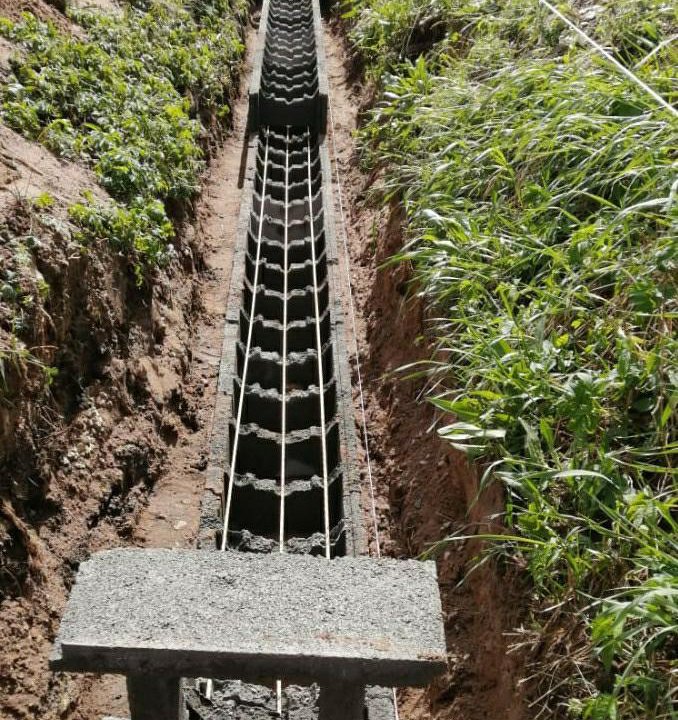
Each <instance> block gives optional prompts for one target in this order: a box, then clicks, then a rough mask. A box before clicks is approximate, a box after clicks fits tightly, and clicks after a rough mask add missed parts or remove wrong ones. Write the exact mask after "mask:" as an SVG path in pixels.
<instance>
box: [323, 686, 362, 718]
mask: <svg viewBox="0 0 678 720" xmlns="http://www.w3.org/2000/svg"><path fill="white" fill-rule="evenodd" d="M364 719H365V686H364V685H358V684H355V683H336V684H333V685H321V686H320V711H319V713H318V720H364Z"/></svg>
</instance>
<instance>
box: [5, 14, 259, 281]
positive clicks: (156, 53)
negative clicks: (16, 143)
mask: <svg viewBox="0 0 678 720" xmlns="http://www.w3.org/2000/svg"><path fill="white" fill-rule="evenodd" d="M245 9H246V4H245V3H244V2H243V0H234V1H233V3H229V2H228V1H227V0H184V1H183V2H182V1H181V0H146V1H142V0H134V1H133V2H130V3H128V4H127V5H126V6H125V8H124V12H123V13H122V14H121V15H120V16H117V15H107V14H105V13H93V12H84V11H75V10H73V11H71V12H70V15H71V17H72V18H73V19H74V20H75V21H77V22H78V24H79V25H81V26H82V27H83V28H84V30H85V32H86V36H84V37H79V36H74V35H67V34H63V33H61V32H59V31H58V30H57V29H56V28H54V27H53V26H52V25H50V24H48V23H43V22H41V21H39V20H38V19H36V18H35V17H34V16H33V15H30V14H26V15H25V16H24V18H23V20H22V21H21V22H18V23H12V22H10V21H9V20H6V19H4V20H3V19H0V35H2V36H4V37H6V38H8V39H9V40H11V41H13V42H15V43H18V44H19V45H20V47H21V48H22V49H23V50H24V54H22V55H21V56H20V57H17V58H16V59H15V60H14V61H13V64H12V69H13V73H14V78H13V80H12V81H11V82H9V83H8V84H7V85H5V86H4V87H2V88H0V119H1V120H2V121H3V122H4V123H6V124H7V125H9V126H10V127H12V128H14V129H16V130H18V131H20V132H22V133H23V134H25V135H26V136H28V137H29V138H31V139H35V140H39V141H40V142H42V143H44V144H45V145H46V146H47V147H49V148H50V149H51V150H52V151H53V152H55V153H57V154H59V155H61V156H63V157H66V158H71V159H74V158H80V159H83V160H84V161H85V162H87V164H89V165H90V166H91V167H92V168H93V170H94V172H95V173H96V175H97V176H98V178H99V179H100V181H101V183H102V185H103V186H104V187H105V188H106V189H107V190H108V191H109V193H110V194H111V195H112V196H113V198H115V200H116V203H115V204H112V205H111V206H110V207H105V208H97V207H94V206H92V205H91V204H88V205H77V206H76V207H74V208H72V210H71V217H72V219H73V220H74V221H75V222H76V223H77V224H78V225H79V226H80V227H81V228H82V233H81V234H80V237H81V239H82V240H83V241H86V240H89V239H93V238H96V237H102V238H104V239H108V240H109V241H110V242H111V243H112V244H113V245H114V246H115V247H116V248H117V249H120V250H121V251H124V252H125V253H127V254H128V255H129V258H130V262H131V263H132V265H133V266H134V268H135V272H136V274H137V277H138V279H139V281H141V279H142V277H143V270H144V268H147V267H153V266H155V265H157V264H159V263H162V262H163V261H165V260H166V259H167V257H168V251H169V249H170V248H171V245H170V242H169V241H170V240H171V239H172V237H173V229H172V225H171V223H170V221H169V220H168V215H167V213H168V212H170V213H173V212H176V211H177V210H179V209H180V208H181V207H182V206H183V205H185V204H186V203H187V202H188V201H190V199H191V198H192V197H193V196H194V195H195V194H196V192H197V191H198V187H199V179H200V173H201V172H202V170H203V168H204V159H203V155H204V154H203V149H202V146H203V142H204V139H205V134H206V130H205V126H206V125H208V124H211V123H213V122H214V121H215V119H216V120H217V121H223V120H224V119H225V118H226V116H227V114H228V111H229V105H228V102H229V97H230V94H231V92H232V89H233V82H234V80H235V78H236V75H237V70H238V67H239V62H240V58H241V56H242V52H243V44H242V42H241V39H240V21H241V19H242V16H243V13H244V12H245Z"/></svg>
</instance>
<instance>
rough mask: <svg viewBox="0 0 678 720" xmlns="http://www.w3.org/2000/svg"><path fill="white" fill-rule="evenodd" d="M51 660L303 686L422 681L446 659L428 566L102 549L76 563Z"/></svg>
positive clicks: (75, 667)
mask: <svg viewBox="0 0 678 720" xmlns="http://www.w3.org/2000/svg"><path fill="white" fill-rule="evenodd" d="M52 667H53V668H54V669H56V670H64V671H71V672H98V673H105V672H113V673H123V674H126V675H162V674H166V675H168V676H171V677H180V676H181V677H187V676H190V677H197V676H201V677H214V678H239V679H241V680H244V681H247V682H266V681H268V680H271V679H275V678H277V677H282V678H283V679H284V680H285V681H287V682H296V683H299V684H302V685H308V684H311V683H313V682H318V683H319V684H321V685H333V684H336V683H358V684H361V685H365V684H368V685H387V686H394V685H425V684H427V683H428V682H430V681H431V679H432V678H433V677H435V676H436V675H437V674H439V673H440V672H442V671H443V670H444V668H445V641H444V636H443V623H442V613H441V606H440V598H439V594H438V586H437V581H436V573H435V565H434V564H433V563H430V562H428V563H423V562H417V561H414V560H407V561H397V560H390V559H383V560H374V559H371V558H354V557H342V558H336V559H334V560H331V561H327V560H325V559H322V558H316V557H312V556H304V555H287V554H278V553H272V554H270V555H255V554H250V553H238V552H235V551H229V552H226V553H215V552H211V551H191V550H136V549H124V550H111V551H106V552H102V553H98V554H96V555H95V556H93V558H92V559H91V560H89V561H87V562H85V563H83V564H82V565H81V568H80V572H79V574H78V578H77V582H76V584H75V587H74V589H73V592H72V594H71V598H70V601H69V603H68V607H67V609H66V613H65V615H64V618H63V620H62V624H61V629H60V632H59V637H58V640H57V644H56V646H55V651H54V654H53V657H52Z"/></svg>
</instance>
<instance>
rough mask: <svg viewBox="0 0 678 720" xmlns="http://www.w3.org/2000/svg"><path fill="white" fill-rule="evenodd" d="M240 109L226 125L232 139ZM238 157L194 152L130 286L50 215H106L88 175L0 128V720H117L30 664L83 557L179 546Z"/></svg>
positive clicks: (86, 687) (199, 463)
mask: <svg viewBox="0 0 678 720" xmlns="http://www.w3.org/2000/svg"><path fill="white" fill-rule="evenodd" d="M18 5H21V6H22V7H24V6H25V7H26V9H30V10H32V11H37V12H38V13H39V14H40V15H41V16H42V17H52V15H53V13H54V9H53V8H52V7H51V6H48V5H45V4H44V3H41V2H38V0H30V1H29V0H26V1H25V2H23V4H20V3H19V4H15V3H13V2H9V3H7V2H6V1H5V0H0V15H2V14H3V13H8V14H10V15H13V14H15V11H16V9H17V7H18ZM55 17H57V20H58V16H55ZM61 27H62V28H64V29H67V28H68V23H67V22H66V23H64V22H61ZM0 49H1V48H0ZM245 101H246V98H243V99H242V101H241V102H239V104H238V105H237V107H236V108H234V110H235V112H234V116H235V124H236V126H237V127H236V130H237V133H240V132H241V129H242V128H241V127H240V126H241V125H242V123H243V122H244V121H243V118H242V115H243V111H244V107H245V104H246V102H245ZM213 140H214V138H212V141H213ZM240 140H241V138H240V136H239V134H236V132H235V131H234V134H233V136H232V138H230V139H229V140H228V141H227V143H226V145H225V147H223V148H221V149H217V144H216V143H215V142H212V143H211V152H212V153H213V157H212V160H211V166H210V173H209V176H208V177H206V178H205V191H204V193H203V196H202V199H201V200H200V201H199V202H198V203H197V204H196V205H195V206H194V207H192V208H189V209H188V212H187V213H186V214H185V215H186V218H187V219H186V220H184V221H183V224H182V225H181V226H180V227H178V228H177V241H176V242H175V246H176V251H177V253H176V256H177V259H176V260H175V261H173V262H172V264H171V265H170V266H169V267H167V268H165V269H164V270H161V271H156V272H154V274H153V275H152V277H150V278H149V280H148V281H147V282H145V283H144V284H143V285H142V286H141V287H137V285H136V282H135V277H134V274H133V272H132V271H131V269H130V267H129V264H128V262H127V261H126V258H124V257H121V256H119V255H118V254H117V253H116V252H114V251H113V250H112V249H111V247H110V246H109V245H108V244H106V243H104V242H101V243H95V244H92V245H90V246H89V247H88V249H87V251H86V252H83V251H82V248H81V247H80V246H79V244H78V242H77V241H76V239H75V237H74V228H73V227H72V226H71V225H70V223H69V220H68V214H67V207H68V206H69V205H71V204H73V202H76V201H78V200H80V199H81V196H82V193H83V191H87V192H91V193H93V195H94V196H95V197H96V198H97V199H99V200H102V201H106V198H107V196H106V194H105V193H104V191H103V190H101V188H100V186H99V185H98V184H97V182H96V179H95V178H94V176H93V175H92V174H91V173H90V172H89V171H87V170H85V169H84V168H83V167H82V166H80V165H78V164H76V163H68V162H64V161H61V160H58V159H57V158H55V157H54V156H53V155H52V154H51V153H49V152H48V151H46V150H45V149H43V148H41V147H40V146H39V145H36V144H34V143H30V142H27V141H26V140H24V139H23V138H21V137H20V136H19V135H17V134H16V133H14V132H12V131H11V130H9V129H7V128H4V127H0V634H1V635H2V637H3V638H4V643H3V646H2V648H0V717H1V718H3V719H4V718H7V719H8V720H9V719H21V720H28V719H29V718H31V719H33V718H36V717H40V718H43V719H44V720H56V718H82V719H83V720H84V719H85V718H87V720H91V718H93V717H98V716H100V715H101V714H102V712H103V714H108V713H110V712H111V711H116V712H117V711H119V712H120V714H123V715H124V714H125V708H124V697H122V698H119V700H120V707H115V702H114V700H115V698H116V697H117V696H119V695H121V693H120V692H119V687H118V685H117V684H116V682H114V681H110V680H108V679H105V680H104V681H101V680H98V679H95V678H82V677H75V676H65V675H59V676H54V675H53V674H52V673H50V672H49V670H48V666H47V659H48V656H49V653H50V651H51V645H52V642H53V639H54V636H55V633H56V630H57V628H58V623H59V619H60V616H61V613H62V610H63V607H64V604H65V601H66V598H67V595H68V591H69V589H70V586H71V583H72V580H73V577H74V573H75V571H76V570H77V567H78V564H79V563H80V562H81V561H82V560H83V559H85V558H86V557H87V556H88V555H89V554H90V553H91V552H93V551H95V550H97V549H100V548H104V547H114V546H120V545H124V544H138V545H155V546H165V547H172V546H189V545H191V544H192V542H193V539H194V536H195V532H196V531H197V523H198V517H199V504H200V497H201V471H202V469H203V468H204V465H205V462H206V455H207V448H208V444H209V426H210V419H211V412H212V404H213V399H214V391H215V387H216V382H215V378H216V372H217V364H218V358H219V353H220V349H221V336H222V326H223V308H224V306H225V299H224V297H225V293H226V290H227V287H228V273H229V271H230V251H231V246H230V244H229V243H228V237H227V234H228V232H227V231H228V228H229V227H230V223H229V220H230V218H231V217H232V216H234V215H235V214H237V208H238V206H239V191H238V190H237V187H236V178H237V172H238V162H239V159H240ZM222 296H223V297H222Z"/></svg>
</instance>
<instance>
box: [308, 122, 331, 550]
mask: <svg viewBox="0 0 678 720" xmlns="http://www.w3.org/2000/svg"><path fill="white" fill-rule="evenodd" d="M306 131H307V133H308V135H307V138H306V149H307V153H306V163H307V166H308V168H307V169H308V173H307V176H306V177H307V181H308V216H309V220H310V225H311V268H312V273H313V306H314V310H315V343H316V350H317V353H318V394H319V398H320V447H321V451H322V471H323V517H324V520H325V557H326V558H327V559H328V560H329V559H330V558H331V556H332V548H331V545H330V499H329V473H328V472H327V439H326V438H325V379H324V373H323V347H322V338H321V336H320V307H319V300H318V272H317V269H316V254H315V217H314V215H313V183H312V182H311V129H310V128H306Z"/></svg>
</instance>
